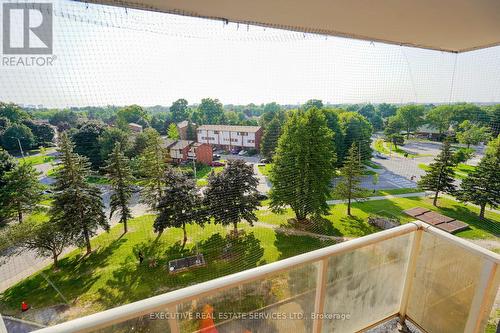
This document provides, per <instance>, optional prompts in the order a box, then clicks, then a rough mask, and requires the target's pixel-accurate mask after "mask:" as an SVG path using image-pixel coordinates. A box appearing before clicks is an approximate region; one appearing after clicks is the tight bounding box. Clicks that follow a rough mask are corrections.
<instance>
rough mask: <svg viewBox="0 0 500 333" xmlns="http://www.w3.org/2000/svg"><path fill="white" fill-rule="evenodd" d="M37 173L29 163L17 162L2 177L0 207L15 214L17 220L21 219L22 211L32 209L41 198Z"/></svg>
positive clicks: (41, 188)
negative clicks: (0, 205) (0, 204)
mask: <svg viewBox="0 0 500 333" xmlns="http://www.w3.org/2000/svg"><path fill="white" fill-rule="evenodd" d="M39 175H40V172H38V171H36V169H35V168H33V167H32V166H31V165H30V164H26V163H19V164H17V165H16V166H15V167H14V169H13V170H11V171H9V172H6V173H5V174H4V176H3V177H2V180H3V181H4V182H5V186H4V187H3V189H2V193H1V194H0V195H1V197H2V198H1V202H2V205H3V208H2V209H6V210H8V211H10V212H11V213H14V214H17V219H18V221H19V222H22V221H23V213H28V212H31V211H33V209H35V207H36V205H37V204H38V203H39V202H40V200H41V199H42V191H43V185H42V184H41V183H40V182H39V181H38V176H39Z"/></svg>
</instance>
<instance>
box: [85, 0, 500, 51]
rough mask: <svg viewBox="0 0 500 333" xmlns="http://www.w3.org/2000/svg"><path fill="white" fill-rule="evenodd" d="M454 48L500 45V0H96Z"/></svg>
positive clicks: (445, 49)
mask: <svg viewBox="0 0 500 333" xmlns="http://www.w3.org/2000/svg"><path fill="white" fill-rule="evenodd" d="M90 2H96V3H101V4H109V5H116V6H126V7H131V8H140V9H146V10H154V11H161V12H166V13H174V14H181V15H188V16H196V17H205V18H212V19H222V20H228V21H231V22H239V23H249V24H257V25H261V26H267V27H275V28H282V29H288V30H295V31H303V32H314V33H321V34H326V35H332V36H341V37H349V38H356V39H363V40H371V41H379V42H385V43H391V44H398V45H407V46H414V47H419V48H427V49H434V50H441V51H448V52H465V51H470V50H475V49H481V48H486V47H491V46H495V45H500V1H499V0H439V1H436V0H251V1H248V0H210V1H207V0H130V1H129V2H127V1H126V0H125V1H122V0H90Z"/></svg>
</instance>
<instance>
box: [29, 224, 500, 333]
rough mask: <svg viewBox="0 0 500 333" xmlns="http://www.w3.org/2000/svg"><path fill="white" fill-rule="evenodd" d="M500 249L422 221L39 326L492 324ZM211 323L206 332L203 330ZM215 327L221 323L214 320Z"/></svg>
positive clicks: (436, 328)
mask: <svg viewBox="0 0 500 333" xmlns="http://www.w3.org/2000/svg"><path fill="white" fill-rule="evenodd" d="M499 265H500V256H499V255H497V254H495V253H493V252H490V251H487V250H485V249H483V248H481V247H478V246H476V245H474V244H471V243H469V242H467V241H464V240H463V239H460V238H457V237H454V236H452V235H449V234H447V233H445V232H443V231H441V230H438V229H436V228H434V227H431V226H428V225H426V224H423V223H421V222H413V223H408V224H405V225H402V226H400V227H397V228H393V229H389V230H386V231H382V232H379V233H376V234H372V235H369V236H366V237H362V238H358V239H355V240H351V241H347V242H344V243H340V244H337V245H333V246H330V247H326V248H322V249H319V250H316V251H312V252H308V253H305V254H302V255H298V256H295V257H291V258H288V259H284V260H281V261H278V262H275V263H271V264H267V265H263V266H260V267H256V268H253V269H250V270H247V271H243V272H239V273H236V274H232V275H229V276H225V277H222V278H218V279H215V280H211V281H207V282H204V283H200V284H196V285H193V286H190V287H187V288H183V289H179V290H176V291H173V292H169V293H166V294H163V295H159V296H155V297H151V298H148V299H144V300H141V301H138V302H135V303H131V304H127V305H124V306H120V307H117V308H114V309H110V310H107V311H104V312H100V313H96V314H94V315H90V316H87V317H82V318H79V319H76V320H72V321H69V322H65V323H62V324H59V325H56V326H52V327H48V328H44V329H42V330H39V331H38V332H52V333H57V332H129V331H134V332H172V333H176V332H193V331H199V330H200V329H203V328H204V327H207V324H208V326H209V325H211V324H212V323H213V324H214V325H215V326H216V327H217V330H218V332H220V333H222V332H245V330H247V331H248V332H296V333H299V332H313V333H317V332H343V333H344V332H358V331H363V330H366V329H368V328H371V327H374V326H377V325H378V324H380V323H382V322H384V321H387V320H389V319H391V318H396V317H399V318H402V319H405V320H406V321H409V322H411V323H412V324H414V325H415V326H417V327H418V328H419V329H420V330H421V331H423V332H428V333H437V332H454V333H457V332H467V333H472V332H482V331H483V329H484V326H485V324H486V321H487V319H488V315H489V313H490V310H491V307H492V305H493V301H494V297H495V295H496V293H497V290H498V286H499V283H500V269H499ZM201 332H204V331H203V330H201ZM205 332H212V331H210V330H206V331H205Z"/></svg>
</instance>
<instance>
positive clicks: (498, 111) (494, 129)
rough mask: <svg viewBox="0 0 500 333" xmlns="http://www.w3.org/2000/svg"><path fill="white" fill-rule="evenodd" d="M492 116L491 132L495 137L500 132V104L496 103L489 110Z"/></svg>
mask: <svg viewBox="0 0 500 333" xmlns="http://www.w3.org/2000/svg"><path fill="white" fill-rule="evenodd" d="M488 113H489V116H490V132H491V135H492V136H493V137H495V138H496V137H497V136H498V135H499V134H500V104H496V105H494V106H492V107H491V109H490V110H489V112H488Z"/></svg>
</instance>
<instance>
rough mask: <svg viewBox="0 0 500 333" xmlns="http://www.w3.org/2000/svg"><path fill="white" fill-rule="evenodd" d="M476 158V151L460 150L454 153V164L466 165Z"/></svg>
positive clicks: (469, 149)
mask: <svg viewBox="0 0 500 333" xmlns="http://www.w3.org/2000/svg"><path fill="white" fill-rule="evenodd" d="M472 157H474V149H472V148H459V149H457V150H456V151H455V152H454V153H453V162H454V163H455V164H459V163H465V162H467V161H468V160H470V159H471V158H472Z"/></svg>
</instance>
